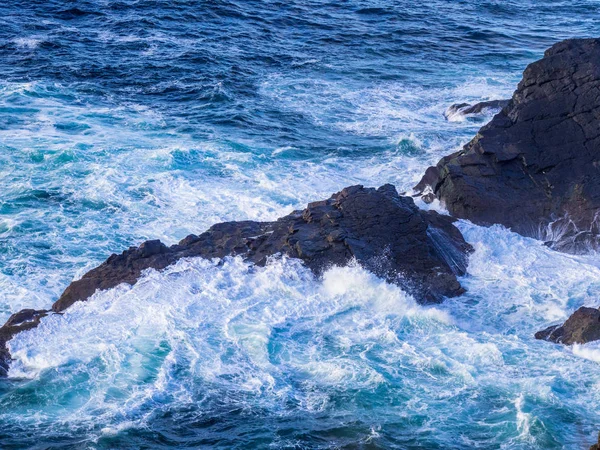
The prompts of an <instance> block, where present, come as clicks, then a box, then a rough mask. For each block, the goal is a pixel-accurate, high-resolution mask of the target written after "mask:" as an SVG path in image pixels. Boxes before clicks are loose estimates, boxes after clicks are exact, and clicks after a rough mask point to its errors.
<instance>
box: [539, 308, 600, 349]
mask: <svg viewBox="0 0 600 450" xmlns="http://www.w3.org/2000/svg"><path fill="white" fill-rule="evenodd" d="M535 338H536V339H544V340H547V341H552V342H556V343H561V344H566V345H572V344H585V343H586V342H591V341H596V340H598V339H600V310H598V309H597V308H587V307H585V306H582V307H581V308H579V309H578V310H577V311H575V312H574V313H573V314H572V315H571V317H569V318H568V319H567V321H566V322H565V323H564V324H562V325H553V326H551V327H548V328H546V329H545V330H542V331H538V332H537V333H535Z"/></svg>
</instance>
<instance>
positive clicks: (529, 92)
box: [415, 39, 600, 251]
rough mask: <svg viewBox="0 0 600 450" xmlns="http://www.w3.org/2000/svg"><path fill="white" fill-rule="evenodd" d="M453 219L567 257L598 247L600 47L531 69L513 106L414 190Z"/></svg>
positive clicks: (572, 49) (573, 46) (591, 44)
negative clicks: (505, 230) (512, 234)
mask: <svg viewBox="0 0 600 450" xmlns="http://www.w3.org/2000/svg"><path fill="white" fill-rule="evenodd" d="M415 189H416V190H417V191H418V192H422V193H431V192H432V193H433V194H434V195H435V196H436V197H437V198H439V199H440V201H441V202H442V203H443V204H444V205H445V206H446V208H447V209H448V211H449V212H450V214H451V215H453V216H456V217H460V218H465V219H469V220H471V221H473V222H475V223H477V224H481V225H490V224H496V223H497V224H502V225H505V226H507V227H510V228H511V229H512V230H513V231H516V232H518V233H520V234H523V235H526V236H530V237H536V238H541V239H544V240H548V241H550V242H549V245H551V246H553V247H555V248H557V249H559V250H564V251H580V250H582V249H586V248H588V246H592V247H595V246H597V245H598V243H599V242H600V241H599V240H598V234H599V230H600V228H599V227H598V224H597V221H596V217H597V212H598V210H599V208H600V39H573V40H567V41H563V42H560V43H558V44H556V45H554V46H552V47H551V48H550V49H549V50H547V51H546V53H545V55H544V58H543V59H541V60H539V61H537V62H534V63H533V64H530V65H529V66H528V67H527V69H526V70H525V72H524V73H523V79H522V81H521V82H520V83H519V85H518V88H517V90H516V91H515V93H514V95H513V97H512V99H511V100H510V102H509V103H508V105H506V107H504V108H503V109H502V110H501V111H500V112H499V113H498V114H496V115H495V116H494V118H493V119H492V120H491V121H490V122H489V123H488V124H487V125H485V126H484V127H482V128H481V129H480V130H479V133H478V134H477V135H476V136H475V138H474V139H473V140H472V141H471V142H469V143H468V144H467V145H465V147H464V148H463V149H462V150H460V151H458V152H457V153H454V154H452V155H449V156H446V157H444V158H442V159H441V160H440V162H439V163H438V164H437V166H436V167H434V168H430V169H429V170H428V171H427V173H426V175H425V177H424V178H423V180H422V181H421V182H420V183H419V184H418V185H417V186H416V187H415Z"/></svg>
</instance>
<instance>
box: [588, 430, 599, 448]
mask: <svg viewBox="0 0 600 450" xmlns="http://www.w3.org/2000/svg"><path fill="white" fill-rule="evenodd" d="M590 450H600V433H598V442H596V443H595V444H593V445H592V446H591V447H590Z"/></svg>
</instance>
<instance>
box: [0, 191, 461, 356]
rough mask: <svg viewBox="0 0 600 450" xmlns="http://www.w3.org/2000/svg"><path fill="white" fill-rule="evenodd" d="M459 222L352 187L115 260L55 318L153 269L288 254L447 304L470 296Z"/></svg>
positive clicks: (94, 273)
mask: <svg viewBox="0 0 600 450" xmlns="http://www.w3.org/2000/svg"><path fill="white" fill-rule="evenodd" d="M454 221H455V219H453V218H451V217H448V216H443V215H440V214H438V213H437V212H435V211H422V210H420V209H419V208H417V206H416V205H415V204H414V201H413V200H412V198H410V197H401V196H400V195H398V193H397V192H396V189H395V188H394V186H392V185H389V184H388V185H385V186H382V187H380V188H379V189H373V188H364V187H362V186H351V187H348V188H345V189H343V190H342V191H341V192H338V193H337V194H334V195H333V196H332V197H331V198H329V199H327V200H323V201H319V202H314V203H310V204H309V205H308V207H307V208H306V209H305V210H303V211H294V212H293V213H291V214H289V215H287V216H285V217H282V218H281V219H279V220H277V221H275V222H264V223H259V222H251V221H246V222H225V223H220V224H217V225H214V226H212V227H211V228H210V229H209V230H208V231H206V232H205V233H202V234H200V235H199V236H196V235H190V236H188V237H186V238H185V239H183V240H182V241H181V242H179V243H178V244H176V245H173V246H171V247H167V246H165V245H164V244H162V243H161V242H160V241H156V240H155V241H147V242H144V243H143V244H142V245H140V246H139V247H131V248H129V249H128V250H126V251H124V252H123V253H121V254H120V255H116V254H113V255H112V256H110V257H109V258H108V259H107V260H106V261H105V262H104V263H102V264H101V265H99V266H98V267H96V268H95V269H92V270H90V271H89V272H88V273H86V274H85V275H84V276H83V277H82V278H81V279H80V280H77V281H74V282H72V283H71V284H70V285H69V286H68V287H67V289H66V290H65V291H64V293H63V294H62V295H61V296H60V298H59V299H58V300H57V301H56V302H55V303H54V305H52V311H53V312H60V311H63V310H65V309H66V308H68V307H69V306H71V305H72V304H73V303H75V302H77V301H81V300H86V299H87V298H88V297H90V296H91V295H92V294H93V293H94V292H96V291H97V290H105V289H109V288H112V287H115V286H117V285H119V284H121V283H129V284H134V283H135V282H136V281H137V280H138V279H139V278H140V276H141V274H142V272H143V271H144V270H146V269H150V268H152V269H157V270H161V269H164V268H165V267H167V266H169V265H171V264H173V263H174V262H176V261H177V260H179V259H181V258H184V257H203V258H209V259H210V258H223V257H225V256H228V255H241V256H243V257H244V258H245V259H247V260H248V261H251V262H253V263H255V264H257V265H264V264H266V262H267V259H268V258H269V257H271V256H274V255H277V254H283V255H287V256H289V257H292V258H299V259H301V260H302V261H303V262H304V263H305V265H306V266H307V267H309V268H310V269H311V270H312V271H313V272H314V273H315V274H317V275H320V274H321V273H322V272H323V271H324V270H326V269H327V268H329V267H331V266H333V265H340V266H341V265H346V264H348V263H349V262H350V261H352V260H354V259H355V260H356V261H357V262H358V263H360V264H361V265H362V266H363V267H365V268H366V269H368V270H370V271H372V272H373V273H375V274H377V275H378V276H380V277H383V278H385V279H386V280H388V281H390V282H393V283H396V284H398V285H400V286H402V287H403V288H404V289H405V290H406V291H408V292H410V293H411V294H413V295H414V296H415V298H416V299H417V300H418V301H420V302H440V301H441V300H442V299H443V298H444V297H454V296H457V295H460V294H462V293H463V292H464V289H463V288H462V286H461V285H460V283H459V282H458V280H457V276H460V275H464V274H465V271H466V267H467V255H468V254H469V253H470V252H471V251H472V248H471V246H470V245H469V244H467V243H466V242H465V240H464V239H463V236H462V234H461V233H460V231H459V230H458V229H457V228H456V227H455V226H454V225H453V222H454ZM26 311H29V310H26ZM21 313H24V312H23V311H22V312H21ZM21 313H17V314H21ZM35 313H40V315H39V317H38V316H35V317H37V319H36V320H37V322H35V324H34V323H33V322H31V323H30V324H28V325H27V328H23V329H30V328H33V327H34V326H36V325H37V323H38V322H39V318H41V317H42V315H41V313H43V314H44V315H45V314H46V313H47V312H46V311H41V312H35ZM24 314H26V313H24ZM27 314H28V313H27ZM32 314H33V313H32ZM13 317H15V316H13ZM11 319H12V318H11ZM9 322H10V320H9ZM13 325H14V324H11V323H8V322H7V324H6V325H4V327H2V328H1V329H0V333H2V331H1V330H4V329H6V334H5V335H6V339H5V340H4V341H0V352H3V353H0V359H1V358H4V361H5V364H4V367H7V365H8V361H9V358H10V355H9V354H8V350H7V349H6V346H5V345H4V344H5V343H6V341H8V340H9V339H10V338H11V337H12V336H14V334H16V333H18V332H19V331H21V330H20V329H15V328H12V327H13ZM0 336H3V335H2V334H0Z"/></svg>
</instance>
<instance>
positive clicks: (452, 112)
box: [444, 100, 510, 120]
mask: <svg viewBox="0 0 600 450" xmlns="http://www.w3.org/2000/svg"><path fill="white" fill-rule="evenodd" d="M509 102H510V100H488V101H485V102H479V103H475V104H474V105H472V104H470V103H455V104H454V105H450V107H448V109H447V110H446V112H445V113H444V117H445V118H446V119H447V120H453V119H455V118H457V117H468V116H476V115H480V114H483V113H485V112H487V111H490V110H497V109H502V108H504V107H505V106H507V105H508V104H509Z"/></svg>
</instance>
